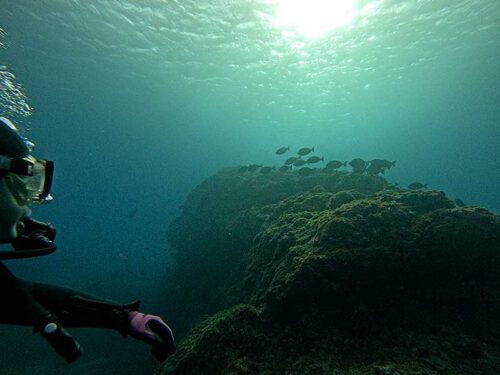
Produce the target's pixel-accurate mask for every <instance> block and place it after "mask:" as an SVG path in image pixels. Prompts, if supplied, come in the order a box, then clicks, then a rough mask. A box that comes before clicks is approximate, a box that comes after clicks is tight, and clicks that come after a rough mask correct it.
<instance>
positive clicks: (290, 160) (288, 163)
mask: <svg viewBox="0 0 500 375" xmlns="http://www.w3.org/2000/svg"><path fill="white" fill-rule="evenodd" d="M299 159H300V157H298V156H292V157H291V158H288V159H286V161H285V165H290V164H293V163H295V162H296V161H297V160H299Z"/></svg>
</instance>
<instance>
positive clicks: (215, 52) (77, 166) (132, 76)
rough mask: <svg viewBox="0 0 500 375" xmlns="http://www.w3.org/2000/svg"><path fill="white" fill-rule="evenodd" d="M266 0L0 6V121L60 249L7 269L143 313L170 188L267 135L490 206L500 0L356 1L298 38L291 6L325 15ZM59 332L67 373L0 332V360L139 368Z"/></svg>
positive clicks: (112, 336) (157, 307)
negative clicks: (43, 190) (29, 146)
mask: <svg viewBox="0 0 500 375" xmlns="http://www.w3.org/2000/svg"><path fill="white" fill-rule="evenodd" d="M332 2H333V0H332ZM281 3H282V2H280V1H278V0H275V1H273V0H246V1H237V0H206V1H194V0H192V1H169V0H134V1H125V0H114V1H111V0H50V1H49V0H42V1H30V0H0V28H2V29H4V30H5V32H4V33H2V34H3V36H1V37H0V43H2V44H3V45H4V48H2V49H1V50H0V115H6V116H9V117H11V118H13V119H14V120H15V121H16V122H17V123H18V124H19V126H20V127H21V128H22V129H23V132H24V134H25V135H26V136H28V137H29V138H31V139H33V140H34V141H35V142H36V143H37V149H36V155H37V156H40V157H46V158H50V159H53V160H55V161H56V168H57V170H56V180H55V186H54V189H53V190H54V196H55V198H56V200H55V201H54V203H52V204H51V205H49V206H44V207H40V208H37V209H36V210H35V214H36V216H37V217H38V218H40V219H42V220H50V221H51V222H53V223H55V224H56V225H57V228H58V241H57V242H58V245H59V250H58V253H57V254H55V255H53V256H51V257H48V258H46V259H38V260H30V261H22V262H15V263H12V262H11V263H9V265H11V266H12V269H14V270H15V271H16V273H17V274H18V275H19V276H21V277H26V278H32V279H37V280H41V281H50V282H57V283H63V284H67V285H71V286H74V287H77V288H82V289H85V290H88V291H91V292H93V293H96V294H99V295H102V296H104V297H109V298H115V299H119V300H130V299H134V298H141V299H143V301H144V307H145V308H146V309H149V310H153V311H160V312H161V311H163V310H164V309H165V304H166V303H167V302H168V296H163V295H162V291H161V287H160V286H161V282H162V279H163V277H164V275H165V272H167V265H168V252H166V251H165V249H166V247H167V242H166V238H165V230H166V228H167V225H168V223H169V222H170V221H171V220H172V218H173V217H175V215H177V214H178V212H179V211H178V210H179V206H180V205H181V204H182V202H183V200H184V198H185V196H186V195H187V194H188V193H189V191H190V190H191V189H192V188H193V187H194V186H196V185H197V184H198V183H199V182H201V181H202V180H203V179H204V178H206V177H207V176H209V175H210V174H212V173H214V172H215V171H217V170H218V169H220V168H221V167H224V166H229V165H231V166H233V165H242V164H248V163H259V164H260V163H264V164H278V163H280V162H281V159H277V157H276V155H274V151H275V150H276V149H277V148H278V147H280V146H284V145H291V146H292V148H298V147H301V146H315V150H316V152H317V154H318V155H320V156H325V158H326V159H340V160H350V159H352V158H355V157H361V158H365V159H372V158H387V159H391V160H397V167H396V168H393V169H392V170H391V171H390V172H389V173H387V178H388V179H389V180H391V181H397V182H399V183H401V184H402V185H407V184H408V183H410V182H413V181H421V182H423V183H427V184H428V185H429V187H430V188H432V189H438V190H444V191H446V192H447V193H448V194H449V195H450V196H452V197H459V198H461V199H462V200H464V201H465V202H466V203H467V204H474V205H481V206H485V207H487V208H489V209H491V210H494V211H497V212H498V211H500V196H499V194H498V191H499V190H500V168H498V161H499V160H500V63H499V61H500V2H498V1H497V0H469V1H463V0H462V1H460V0H411V1H410V0H408V1H404V0H399V1H395V0H380V1H362V0H358V1H357V2H355V10H354V13H353V14H352V15H351V16H352V19H350V20H349V21H350V23H349V24H348V25H345V24H344V25H342V26H339V27H337V28H334V29H331V30H329V31H325V32H324V33H323V34H321V35H314V36H311V35H310V33H309V32H308V31H310V26H311V25H313V26H315V25H319V24H320V23H321V22H320V20H319V18H316V19H314V18H313V19H312V20H309V21H310V22H309V23H307V24H305V23H301V22H303V21H304V19H301V17H302V15H303V16H304V17H305V16H308V15H309V14H310V13H312V16H311V17H319V16H320V15H324V14H327V17H326V21H325V22H326V24H327V26H332V25H333V22H334V21H335V20H336V19H337V18H336V14H335V12H334V11H332V10H328V9H325V10H320V11H314V10H315V9H312V8H313V7H317V9H319V7H320V6H321V3H322V2H321V1H310V2H308V3H307V4H308V6H307V7H305V8H303V9H300V10H299V12H298V13H299V16H297V20H296V24H286V22H285V21H284V20H283V19H281V20H279V19H277V17H278V15H279V14H280V13H279V12H280V9H281V10H283V9H282V8H280V7H281V6H283V5H280V4H281ZM299 3H300V2H299ZM330 21H331V22H330ZM77 332H78V335H79V337H83V338H82V339H81V341H82V344H83V345H84V346H85V347H86V349H87V351H86V354H85V356H84V358H82V359H81V361H79V362H80V363H78V364H76V365H74V366H73V367H66V366H65V365H63V364H61V360H60V359H59V358H57V357H56V356H55V355H54V354H53V353H52V352H51V351H50V350H49V348H48V347H46V346H47V345H46V344H45V343H44V342H42V341H41V339H39V338H38V337H36V336H34V335H31V333H30V332H29V330H26V329H17V328H11V327H1V329H0V335H1V336H2V344H3V348H4V350H3V353H2V356H1V357H0V363H1V366H2V368H4V369H8V370H6V371H10V372H9V373H13V374H20V373H22V374H24V373H43V374H45V373H47V374H48V373H50V374H53V373H55V372H54V371H59V372H60V373H71V374H73V373H74V374H83V373H85V374H98V373H100V372H99V371H101V370H97V368H100V369H102V371H103V372H102V373H106V371H107V373H109V371H111V370H109V366H111V365H112V364H113V361H116V360H117V358H120V359H121V360H122V366H123V367H131V368H134V371H135V372H134V371H131V372H130V373H134V374H136V373H140V372H137V371H139V370H135V369H136V368H142V371H143V372H144V373H151V371H152V370H151V369H152V368H153V366H154V362H153V361H152V360H151V359H150V358H149V357H148V353H147V349H146V348H144V347H142V344H140V343H135V342H132V341H131V340H122V339H121V337H119V335H117V334H116V333H111V332H108V333H106V332H104V333H98V332H94V331H91V332H90V333H89V330H81V331H77ZM136 353H137V354H136ZM108 357H110V358H111V361H108V360H106V358H108ZM123 357H125V358H127V359H126V360H123ZM86 366H87V367H86ZM49 369H51V370H49ZM54 369H56V370H54ZM33 371H35V372H33ZM36 371H38V372H36ZM3 373H4V372H3ZM111 373H112V372H111ZM118 373H127V370H123V369H121V370H120V371H119V372H118Z"/></svg>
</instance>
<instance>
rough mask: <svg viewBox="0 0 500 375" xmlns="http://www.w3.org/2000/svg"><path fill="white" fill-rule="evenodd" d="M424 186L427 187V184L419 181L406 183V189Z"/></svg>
mask: <svg viewBox="0 0 500 375" xmlns="http://www.w3.org/2000/svg"><path fill="white" fill-rule="evenodd" d="M426 187H427V184H425V185H423V184H421V183H420V182H412V183H411V184H410V185H408V189H412V190H418V189H424V188H426Z"/></svg>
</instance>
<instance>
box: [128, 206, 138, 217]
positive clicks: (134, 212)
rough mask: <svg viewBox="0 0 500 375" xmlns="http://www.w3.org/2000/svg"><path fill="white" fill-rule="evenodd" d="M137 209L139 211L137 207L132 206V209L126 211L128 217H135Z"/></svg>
mask: <svg viewBox="0 0 500 375" xmlns="http://www.w3.org/2000/svg"><path fill="white" fill-rule="evenodd" d="M137 211H139V209H138V208H134V209H133V210H132V211H130V212H129V213H128V217H129V218H131V219H132V218H133V217H135V215H137Z"/></svg>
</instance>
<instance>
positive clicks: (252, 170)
mask: <svg viewBox="0 0 500 375" xmlns="http://www.w3.org/2000/svg"><path fill="white" fill-rule="evenodd" d="M261 167H262V164H261V165H257V164H252V165H250V166H249V167H248V172H255V171H256V170H257V169H259V168H261Z"/></svg>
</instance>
